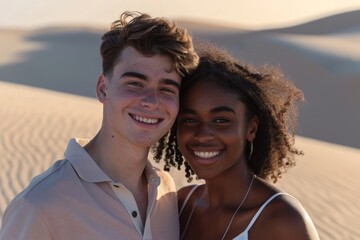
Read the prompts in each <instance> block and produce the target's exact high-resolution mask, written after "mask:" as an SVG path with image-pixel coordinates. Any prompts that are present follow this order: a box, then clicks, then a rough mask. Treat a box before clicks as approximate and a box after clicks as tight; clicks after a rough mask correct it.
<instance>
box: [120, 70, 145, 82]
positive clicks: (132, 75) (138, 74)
mask: <svg viewBox="0 0 360 240" xmlns="http://www.w3.org/2000/svg"><path fill="white" fill-rule="evenodd" d="M121 77H135V78H139V79H142V80H147V78H146V76H145V75H144V74H141V73H137V72H124V73H123V74H122V75H121Z"/></svg>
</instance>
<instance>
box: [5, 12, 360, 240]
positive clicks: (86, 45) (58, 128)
mask: <svg viewBox="0 0 360 240" xmlns="http://www.w3.org/2000/svg"><path fill="white" fill-rule="evenodd" d="M359 22H360V12H355V13H351V14H348V15H346V14H344V15H341V16H334V17H332V18H329V19H325V20H319V21H315V22H314V23H308V24H304V25H301V26H297V27H293V28H285V29H273V30H267V31H258V32H251V31H246V30H241V29H235V28H226V29H225V28H222V29H221V28H220V27H219V26H207V25H202V24H193V25H192V24H191V23H189V22H187V23H184V24H186V25H187V26H188V27H189V29H190V32H192V34H193V35H194V36H195V37H196V38H203V39H204V38H205V39H208V40H211V41H213V42H215V43H218V44H219V45H221V46H224V47H226V48H227V49H229V50H230V51H231V52H232V53H233V55H235V56H238V57H241V58H242V59H244V60H246V61H248V62H251V63H253V64H254V65H261V64H272V65H278V66H279V67H281V68H282V69H283V70H284V72H285V73H286V74H287V75H288V76H289V77H290V78H291V79H292V80H293V81H294V82H295V84H296V85H297V86H299V87H300V88H301V89H302V90H303V91H304V93H305V96H306V97H307V103H306V104H305V106H304V107H303V108H302V109H301V111H300V122H299V135H301V136H298V137H297V141H296V144H297V145H298V147H299V148H301V149H302V150H304V152H305V156H303V157H299V158H298V164H297V166H296V167H294V168H293V169H291V170H290V171H289V172H288V173H286V174H285V175H284V177H283V179H282V180H280V181H279V183H278V184H277V185H278V186H279V187H281V188H283V189H284V190H286V191H287V192H289V193H290V194H292V195H294V196H295V197H297V198H298V199H299V200H300V201H301V202H302V204H303V205H304V207H305V208H306V209H307V211H308V212H309V214H310V216H311V217H312V219H313V221H314V223H315V225H316V226H317V228H318V231H319V234H320V236H321V239H325V240H326V239H336V240H337V239H348V240H355V239H356V240H357V239H360V229H359V227H358V225H359V220H360V201H359V200H358V199H360V175H359V174H358V171H359V169H360V149H359V148H360V145H359V144H360V141H359V137H358V136H360V128H359V127H358V123H359V122H360V110H359V102H360V94H359V92H360V45H359V44H358V43H359V40H360V33H359V29H360V28H359V24H358V23H359ZM322 23H323V24H326V26H327V27H326V28H322V26H323V25H321V24H322ZM329 23H333V24H332V25H331V24H330V25H329ZM334 23H337V24H334ZM339 23H341V24H339ZM191 26H194V27H193V28H192V29H191ZM329 26H330V27H329ZM331 26H332V28H331ZM101 32H103V31H102V30H99V29H95V28H81V29H80V28H75V29H69V28H56V29H51V28H49V29H40V30H37V31H31V32H30V31H22V30H9V29H7V30H6V29H0V34H1V38H0V52H1V54H0V90H1V94H0V119H1V122H0V132H1V135H0V155H1V157H0V217H1V215H2V213H3V211H4V210H5V208H6V206H7V204H8V203H9V201H10V200H11V199H12V198H13V197H14V196H15V194H17V193H19V192H20V191H21V190H22V189H23V188H24V187H25V186H26V185H27V184H28V182H29V180H30V179H31V178H32V177H33V176H35V175H36V174H38V173H40V172H41V171H43V170H45V169H46V168H47V167H48V166H50V165H51V164H52V162H53V161H55V160H57V159H60V158H62V156H63V151H64V149H65V147H66V144H67V141H68V139H69V138H72V137H92V136H93V135H94V134H95V133H96V132H97V130H98V128H99V126H100V121H101V111H102V110H101V104H100V103H99V102H98V101H97V100H96V99H95V98H94V96H95V90H94V89H95V83H96V79H97V76H98V74H99V72H100V60H99V56H98V47H99V43H100V41H99V37H100V36H101ZM304 136H305V137H304ZM315 139H318V140H315ZM330 142H331V143H330ZM171 174H172V175H173V177H174V179H175V181H176V183H177V186H178V187H179V188H180V187H181V186H183V185H185V184H187V183H186V179H185V178H184V177H183V174H182V173H178V172H171Z"/></svg>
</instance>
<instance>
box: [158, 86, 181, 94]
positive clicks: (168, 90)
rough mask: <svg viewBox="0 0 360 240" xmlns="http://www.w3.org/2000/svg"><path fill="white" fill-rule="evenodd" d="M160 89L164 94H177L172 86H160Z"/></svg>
mask: <svg viewBox="0 0 360 240" xmlns="http://www.w3.org/2000/svg"><path fill="white" fill-rule="evenodd" d="M160 91H162V92H164V93H166V94H177V91H175V90H174V89H172V88H166V87H164V88H161V89H160Z"/></svg>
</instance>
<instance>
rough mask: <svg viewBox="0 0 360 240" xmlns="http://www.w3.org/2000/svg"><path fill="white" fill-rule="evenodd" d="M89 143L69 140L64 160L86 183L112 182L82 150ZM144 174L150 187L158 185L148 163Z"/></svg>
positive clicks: (154, 171)
mask: <svg viewBox="0 0 360 240" xmlns="http://www.w3.org/2000/svg"><path fill="white" fill-rule="evenodd" d="M89 142H90V139H83V138H72V139H70V141H69V143H68V146H67V148H66V150H65V153H64V156H65V159H67V160H68V161H69V162H70V163H71V165H72V166H73V168H74V169H75V171H76V172H77V174H78V175H79V177H80V178H81V179H83V180H84V181H86V182H112V180H111V179H110V178H109V177H108V176H107V175H106V173H104V171H103V170H102V169H101V168H100V167H99V166H98V165H97V164H96V162H95V161H94V160H93V159H92V157H91V156H90V155H89V154H88V153H87V152H86V151H85V149H84V148H83V146H85V145H86V144H87V143H89ZM145 174H146V178H147V180H148V183H149V184H150V185H154V186H159V185H160V177H159V176H158V174H157V172H156V170H155V168H154V166H152V164H151V163H150V162H149V161H147V163H146V166H145Z"/></svg>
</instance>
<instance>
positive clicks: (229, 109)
mask: <svg viewBox="0 0 360 240" xmlns="http://www.w3.org/2000/svg"><path fill="white" fill-rule="evenodd" d="M210 112H211V113H218V112H232V113H235V111H234V109H232V108H230V107H226V106H220V107H216V108H213V109H211V111H210Z"/></svg>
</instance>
